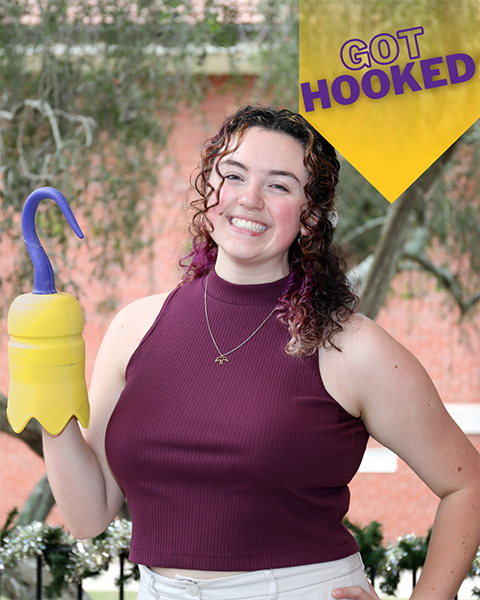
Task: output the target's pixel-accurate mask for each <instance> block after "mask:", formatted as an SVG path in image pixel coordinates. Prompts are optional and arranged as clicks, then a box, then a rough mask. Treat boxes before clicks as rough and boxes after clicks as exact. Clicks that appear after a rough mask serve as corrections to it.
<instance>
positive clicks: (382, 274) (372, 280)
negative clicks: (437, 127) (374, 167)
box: [360, 142, 457, 319]
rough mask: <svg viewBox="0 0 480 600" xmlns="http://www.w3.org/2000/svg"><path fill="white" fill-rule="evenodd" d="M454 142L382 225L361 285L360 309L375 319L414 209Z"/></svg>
mask: <svg viewBox="0 0 480 600" xmlns="http://www.w3.org/2000/svg"><path fill="white" fill-rule="evenodd" d="M456 145H457V143H456V142H455V143H454V144H452V146H450V148H449V149H448V150H446V151H445V152H444V153H443V154H442V156H440V158H438V159H437V160H436V161H435V162H434V163H433V165H431V167H430V168H429V169H427V170H426V171H425V172H424V173H423V174H422V175H421V176H420V177H419V179H417V180H416V181H415V182H414V183H413V184H412V185H411V186H410V187H409V188H408V189H407V190H406V191H405V192H404V193H403V194H402V195H401V196H400V198H398V200H396V201H395V202H394V203H393V205H392V207H391V209H390V212H389V214H388V217H387V221H386V223H385V225H384V226H383V229H382V233H381V236H380V241H379V243H378V245H377V248H376V250H375V254H374V258H373V262H372V264H371V267H370V269H369V272H368V275H367V279H366V283H365V286H364V290H363V294H362V298H361V303H360V311H361V312H362V313H363V314H364V315H366V316H367V317H370V318H371V319H375V318H376V317H377V315H378V312H379V310H380V308H381V306H382V305H383V303H384V301H385V297H386V295H387V293H388V290H389V288H390V283H391V281H392V279H393V277H394V275H395V273H396V271H397V264H398V261H399V259H400V258H401V256H402V253H403V248H404V245H405V241H406V238H407V233H408V231H409V228H410V227H411V225H412V223H413V220H414V217H415V211H416V209H417V207H418V206H420V203H421V202H422V200H423V198H424V196H425V194H426V193H427V191H428V190H429V188H430V187H431V185H432V184H433V182H434V181H435V179H436V178H437V177H438V176H439V175H440V174H441V173H442V171H443V168H444V167H445V165H446V164H447V163H448V161H449V160H450V159H451V157H452V156H453V153H454V151H455V149H456Z"/></svg>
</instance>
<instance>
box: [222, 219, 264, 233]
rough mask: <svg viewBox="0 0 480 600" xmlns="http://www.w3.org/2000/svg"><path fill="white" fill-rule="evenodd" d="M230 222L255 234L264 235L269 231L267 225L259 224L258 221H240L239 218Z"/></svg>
mask: <svg viewBox="0 0 480 600" xmlns="http://www.w3.org/2000/svg"><path fill="white" fill-rule="evenodd" d="M228 220H229V221H230V223H231V224H232V225H233V226H234V227H237V228H238V229H246V230H247V231H253V233H263V232H264V231H267V229H268V227H267V225H264V224H263V223H257V222H256V221H247V219H240V218H238V217H230V218H229V219H228Z"/></svg>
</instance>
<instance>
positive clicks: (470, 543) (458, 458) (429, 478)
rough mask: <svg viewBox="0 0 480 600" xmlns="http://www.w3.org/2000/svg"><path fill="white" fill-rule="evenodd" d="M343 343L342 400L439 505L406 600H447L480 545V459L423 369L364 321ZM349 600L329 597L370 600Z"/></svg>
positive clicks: (453, 593)
mask: <svg viewBox="0 0 480 600" xmlns="http://www.w3.org/2000/svg"><path fill="white" fill-rule="evenodd" d="M342 338H343V339H342V353H341V355H342V358H341V359H340V363H343V369H347V371H344V373H345V372H346V373H349V376H348V378H347V380H346V382H345V383H344V384H343V385H344V390H343V391H344V394H345V395H346V396H348V398H350V401H353V402H354V403H355V405H356V410H358V413H359V414H360V415H361V418H362V420H363V422H364V423H365V426H366V428H367V430H368V431H369V433H370V435H372V437H373V438H375V439H376V440H378V441H379V442H380V443H381V444H383V445H384V446H386V447H387V448H389V449H390V450H392V451H393V452H395V453H396V454H397V455H398V456H399V457H400V458H402V459H403V460H404V461H405V462H406V463H407V464H408V465H409V466H410V467H411V468H412V469H413V470H414V471H415V472H416V473H417V474H418V475H419V477H420V478H421V479H422V480H423V481H424V482H425V483H426V484H427V485H428V487H429V488H430V489H431V490H432V491H433V492H434V493H435V494H436V495H437V496H438V497H439V498H440V504H439V506H438V510H437V513H436V517H435V521H434V525H433V531H432V536H431V540H430V545H429V549H428V554H427V559H426V562H425V565H424V567H423V569H422V574H421V577H420V579H419V581H418V584H417V586H416V587H415V589H414V591H413V594H412V596H411V599H412V600H414V599H415V600H450V599H451V600H453V598H454V597H455V594H456V593H457V592H458V588H459V587H460V585H461V584H462V582H463V581H464V579H465V576H466V574H467V572H468V569H469V568H470V566H471V564H472V561H473V559H474V556H475V553H476V551H477V549H478V547H479V545H480V456H479V453H478V452H477V450H476V449H475V447H474V446H473V445H472V444H471V442H470V441H469V440H468V438H467V437H466V435H465V434H464V433H463V432H462V430H461V429H460V428H459V427H458V425H457V424H456V423H455V421H453V419H452V418H451V417H450V415H449V413H448V412H447V410H446V409H445V407H444V405H443V403H442V401H441V399H440V397H439V395H438V393H437V391H436V389H435V386H434V384H433V382H432V380H431V379H430V377H429V376H428V374H427V372H426V371H425V369H424V368H423V367H422V365H421V364H420V363H419V362H418V360H417V359H416V358H415V357H414V356H413V355H412V354H411V353H410V352H409V351H408V350H407V349H406V348H404V347H403V346H402V345H401V344H399V343H398V342H397V341H396V340H394V339H393V338H392V337H391V336H390V335H388V334H387V333H386V332H385V331H384V330H383V329H382V328H381V327H379V326H378V325H376V324H375V323H374V322H373V321H370V320H369V319H366V318H365V317H362V318H361V319H360V323H359V324H358V325H357V326H355V331H350V332H346V334H345V335H344V336H342ZM344 381H345V380H344ZM343 592H345V594H346V595H344V594H343ZM351 593H352V590H351V589H350V590H349V589H348V588H343V590H342V593H341V594H340V595H335V597H336V598H356V599H358V600H367V599H368V598H369V597H371V596H369V595H368V594H367V593H366V592H361V591H358V590H357V595H348V594H351ZM364 594H366V595H364Z"/></svg>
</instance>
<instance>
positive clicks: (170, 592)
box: [138, 554, 368, 600]
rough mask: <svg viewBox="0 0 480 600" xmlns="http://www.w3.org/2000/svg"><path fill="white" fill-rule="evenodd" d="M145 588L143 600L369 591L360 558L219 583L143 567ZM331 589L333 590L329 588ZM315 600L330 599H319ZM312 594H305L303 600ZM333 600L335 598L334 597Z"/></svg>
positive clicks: (229, 578)
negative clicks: (165, 574) (350, 588)
mask: <svg viewBox="0 0 480 600" xmlns="http://www.w3.org/2000/svg"><path fill="white" fill-rule="evenodd" d="M140 573H141V585H140V592H139V596H138V599H139V600H150V599H151V600H163V599H165V600H169V599H172V600H177V599H178V600H240V599H242V600H243V599H250V600H254V599H255V600H256V599H259V600H260V599H262V600H263V599H265V600H276V599H277V598H278V597H279V595H284V594H285V593H287V592H294V591H295V590H297V592H295V594H292V596H291V597H292V598H296V597H300V590H308V588H312V586H313V587H315V586H322V585H323V584H325V585H326V587H325V590H326V589H327V587H328V585H329V583H331V584H332V586H331V590H333V589H335V587H342V586H345V585H361V586H362V587H364V588H365V589H367V590H368V584H367V580H366V578H365V575H364V572H363V564H362V560H361V558H360V555H359V554H353V555H352V556H348V557H347V558H343V559H340V560H335V561H331V562H327V563H318V564H313V565H301V566H298V567H286V568H281V569H266V570H261V571H251V572H248V573H243V574H240V575H232V576H227V577H220V578H218V579H195V578H190V577H184V576H182V575H176V577H175V579H170V578H169V577H163V576H162V575H159V574H158V573H155V572H154V571H152V570H151V569H149V568H148V567H145V566H143V565H140ZM328 589H330V588H328ZM320 591H321V589H317V590H316V592H314V593H315V596H311V597H315V598H322V599H323V598H328V596H323V595H322V596H320V595H317V594H318V593H319V592H320ZM301 597H304V598H305V599H307V598H308V594H306V593H303V592H302V596H301ZM330 597H331V596H330Z"/></svg>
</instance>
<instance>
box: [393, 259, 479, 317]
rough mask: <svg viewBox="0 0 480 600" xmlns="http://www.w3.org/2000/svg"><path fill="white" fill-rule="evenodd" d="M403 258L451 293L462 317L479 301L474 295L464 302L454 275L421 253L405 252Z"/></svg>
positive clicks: (460, 288)
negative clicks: (430, 274)
mask: <svg viewBox="0 0 480 600" xmlns="http://www.w3.org/2000/svg"><path fill="white" fill-rule="evenodd" d="M403 258H409V259H410V260H414V261H416V262H417V263H418V264H419V265H421V267H422V268H423V269H424V270H425V271H428V272H429V273H432V274H433V275H435V277H436V278H437V280H438V282H439V283H440V284H441V285H442V286H443V287H444V288H446V289H447V290H448V291H449V292H450V293H451V295H452V297H453V299H454V300H455V302H456V303H457V305H458V307H459V308H460V312H461V314H462V316H463V315H465V314H466V313H467V312H468V311H469V310H470V309H471V308H472V307H473V306H475V304H476V303H477V302H479V301H480V293H478V294H475V295H474V296H471V297H470V298H468V299H467V300H465V299H464V291H463V289H462V286H461V285H460V284H459V283H458V280H457V278H456V277H455V275H454V274H453V273H452V272H451V271H450V270H449V269H447V268H446V267H442V266H440V265H436V264H435V263H433V262H432V261H431V260H430V259H429V258H428V256H426V254H424V253H423V252H414V251H412V250H405V251H404V253H403Z"/></svg>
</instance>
